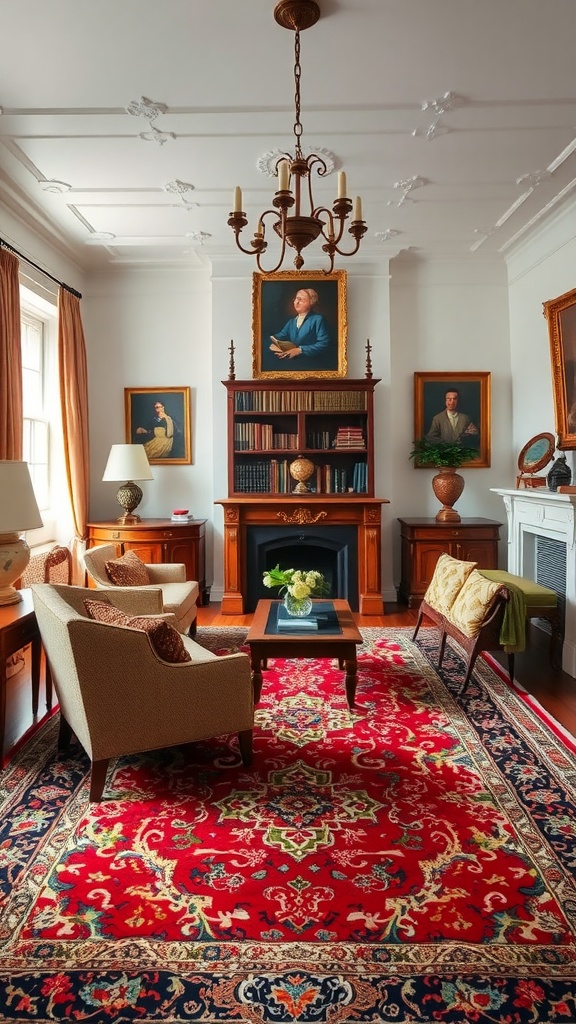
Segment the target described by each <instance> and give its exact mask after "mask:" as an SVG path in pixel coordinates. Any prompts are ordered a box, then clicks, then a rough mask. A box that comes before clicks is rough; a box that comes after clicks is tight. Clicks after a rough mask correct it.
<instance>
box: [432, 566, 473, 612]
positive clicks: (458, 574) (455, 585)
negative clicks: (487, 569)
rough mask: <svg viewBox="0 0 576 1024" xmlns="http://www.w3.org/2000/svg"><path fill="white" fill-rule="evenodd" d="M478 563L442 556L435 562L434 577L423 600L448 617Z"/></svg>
mask: <svg viewBox="0 0 576 1024" xmlns="http://www.w3.org/2000/svg"><path fill="white" fill-rule="evenodd" d="M477 565H478V562H463V561H461V560H460V559H459V558H452V556H451V555H446V554H442V555H440V557H439V558H438V561H437V562H436V568H435V569H434V575H433V576H432V579H431V580H430V584H429V586H428V589H427V591H426V593H425V594H424V600H425V601H426V603H427V604H429V605H430V607H431V608H435V609H436V611H437V612H440V614H441V615H448V614H449V613H450V609H451V608H452V605H453V604H454V601H455V600H456V598H457V596H458V594H459V593H460V591H461V589H462V587H463V586H464V583H465V582H466V580H467V579H468V577H469V576H470V573H471V572H472V570H473V569H475V568H476V566H477Z"/></svg>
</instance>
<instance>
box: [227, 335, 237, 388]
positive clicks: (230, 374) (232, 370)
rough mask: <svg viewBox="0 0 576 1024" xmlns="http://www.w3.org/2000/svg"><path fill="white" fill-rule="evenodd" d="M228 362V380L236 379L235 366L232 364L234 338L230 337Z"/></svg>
mask: <svg viewBox="0 0 576 1024" xmlns="http://www.w3.org/2000/svg"><path fill="white" fill-rule="evenodd" d="M228 351H229V353H230V363H229V364H228V380H236V368H235V366H234V339H233V338H231V339H230V347H229V349H228Z"/></svg>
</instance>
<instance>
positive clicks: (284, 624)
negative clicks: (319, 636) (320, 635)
mask: <svg viewBox="0 0 576 1024" xmlns="http://www.w3.org/2000/svg"><path fill="white" fill-rule="evenodd" d="M278 629H279V630H281V629H285V630H286V631H292V632H295V633H304V632H307V633H308V632H309V631H310V630H314V629H318V619H304V618H302V619H298V618H296V619H278Z"/></svg>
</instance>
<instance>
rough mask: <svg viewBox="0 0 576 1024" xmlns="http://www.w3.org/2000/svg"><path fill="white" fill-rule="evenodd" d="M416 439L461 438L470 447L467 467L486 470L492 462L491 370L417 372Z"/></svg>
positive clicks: (448, 439)
mask: <svg viewBox="0 0 576 1024" xmlns="http://www.w3.org/2000/svg"><path fill="white" fill-rule="evenodd" d="M414 438H415V439H416V440H419V439H420V438H427V439H428V440H430V441H438V442H442V441H445V442H454V441H457V442H458V443H459V444H461V445H462V447H463V448H468V449H470V460H469V461H466V462H463V463H462V465H463V466H464V467H466V468H467V469H486V468H487V467H488V466H489V465H490V440H491V438H490V373H489V372H487V371H484V370H483V371H480V372H478V373H470V372H467V371H449V372H444V371H443V370H442V371H439V372H437V373H415V374H414ZM415 465H416V467H417V468H422V467H421V466H418V463H417V462H415Z"/></svg>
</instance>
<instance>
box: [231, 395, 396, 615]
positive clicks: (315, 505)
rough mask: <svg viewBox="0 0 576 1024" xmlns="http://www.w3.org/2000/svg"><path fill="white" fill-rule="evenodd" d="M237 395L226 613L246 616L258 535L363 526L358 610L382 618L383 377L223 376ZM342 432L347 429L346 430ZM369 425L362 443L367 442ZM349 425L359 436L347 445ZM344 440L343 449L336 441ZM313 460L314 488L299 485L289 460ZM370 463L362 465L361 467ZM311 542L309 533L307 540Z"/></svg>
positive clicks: (358, 556) (233, 422)
mask: <svg viewBox="0 0 576 1024" xmlns="http://www.w3.org/2000/svg"><path fill="white" fill-rule="evenodd" d="M222 383H223V384H224V385H225V387H226V389H227V392H228V396H227V400H228V497H227V498H222V499H220V500H219V501H217V502H216V504H218V505H222V506H223V510H224V594H223V597H222V612H223V614H225V615H226V614H229V615H238V614H244V612H245V610H246V604H247V598H248V578H249V574H250V573H253V572H254V564H253V559H251V557H250V555H249V536H250V535H251V533H252V531H254V530H255V529H256V530H258V528H259V527H264V528H270V527H276V528H278V527H280V528H281V529H282V531H284V532H285V534H286V536H287V537H289V536H294V535H296V536H298V537H300V535H302V534H311V533H312V532H314V533H316V532H317V531H319V530H320V529H322V532H323V533H324V535H325V536H326V531H328V534H329V536H330V537H332V536H333V532H337V531H339V529H340V528H341V527H347V528H351V529H352V530H353V531H354V532H355V537H356V540H355V548H356V553H355V562H354V564H355V565H356V569H355V572H356V577H355V580H356V585H355V590H357V594H358V610H359V611H360V612H361V613H362V614H364V615H382V614H383V611H384V604H383V599H382V588H381V557H382V555H381V507H382V505H383V504H387V499H386V498H377V497H375V495H374V486H375V485H374V388H375V387H376V384H378V383H379V380H377V379H375V378H372V377H368V376H367V377H365V378H364V379H362V380H352V379H343V380H339V379H338V380H332V379H329V380H324V379H322V380H297V381H293V380H285V381H284V380H277V379H274V380H272V381H270V380H244V381H242V380H234V379H229V380H225V381H222ZM339 431H340V435H339ZM358 431H360V432H361V444H360V443H358V440H359V439H360V435H359V434H358ZM348 432H350V435H351V441H350V443H348V437H347V435H348ZM339 436H340V437H343V436H344V438H345V442H344V444H343V445H342V447H340V446H337V445H336V444H335V443H334V442H336V439H337V438H338V437H339ZM298 456H303V457H304V458H306V459H309V460H310V462H312V463H313V464H314V467H315V470H314V474H313V476H312V477H311V479H310V481H309V484H310V486H311V487H312V488H314V489H313V490H310V491H306V492H305V493H297V492H295V487H296V480H294V479H293V478H292V477H291V476H290V470H289V467H290V463H291V462H293V461H294V460H295V459H296V458H297V457H298ZM356 467H361V468H356ZM303 539H304V540H305V539H306V538H303Z"/></svg>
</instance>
